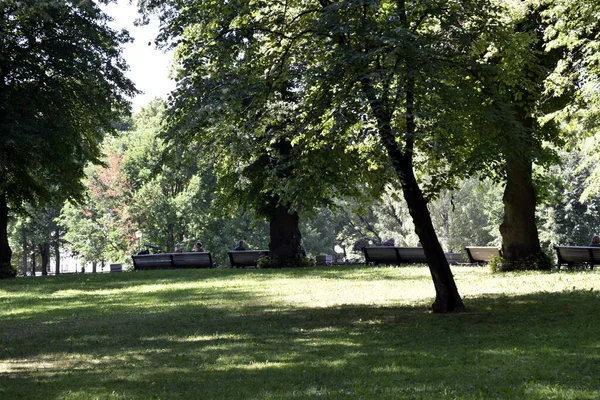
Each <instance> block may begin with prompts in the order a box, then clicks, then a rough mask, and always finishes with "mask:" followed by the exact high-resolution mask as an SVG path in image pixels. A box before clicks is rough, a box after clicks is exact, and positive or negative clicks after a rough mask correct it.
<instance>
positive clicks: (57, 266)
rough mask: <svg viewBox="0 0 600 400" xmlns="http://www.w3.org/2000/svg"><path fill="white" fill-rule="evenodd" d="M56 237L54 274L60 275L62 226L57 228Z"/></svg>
mask: <svg viewBox="0 0 600 400" xmlns="http://www.w3.org/2000/svg"><path fill="white" fill-rule="evenodd" d="M55 235H56V236H55V237H56V240H55V241H54V246H53V247H54V260H55V264H54V274H55V275H59V274H60V228H58V227H57V228H56V231H55Z"/></svg>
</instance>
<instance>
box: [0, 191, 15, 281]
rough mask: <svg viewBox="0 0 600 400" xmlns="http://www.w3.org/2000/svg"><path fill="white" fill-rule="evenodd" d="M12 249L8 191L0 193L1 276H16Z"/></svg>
mask: <svg viewBox="0 0 600 400" xmlns="http://www.w3.org/2000/svg"><path fill="white" fill-rule="evenodd" d="M11 259H12V251H11V249H10V245H9V244H8V203H7V201H6V192H2V193H1V194H0V278H9V277H12V276H14V273H13V270H12V267H11V264H10V263H11Z"/></svg>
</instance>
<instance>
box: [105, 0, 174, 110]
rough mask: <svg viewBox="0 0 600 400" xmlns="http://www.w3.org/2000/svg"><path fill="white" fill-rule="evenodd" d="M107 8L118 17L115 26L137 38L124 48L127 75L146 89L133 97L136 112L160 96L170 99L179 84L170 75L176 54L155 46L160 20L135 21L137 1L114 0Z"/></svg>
mask: <svg viewBox="0 0 600 400" xmlns="http://www.w3.org/2000/svg"><path fill="white" fill-rule="evenodd" d="M103 8H104V10H105V12H106V13H107V14H108V15H110V16H111V17H113V18H114V21H113V22H112V28H113V29H116V30H121V29H123V28H125V29H127V30H128V31H129V34H130V35H131V36H132V37H133V38H134V39H135V41H134V42H133V43H128V44H127V45H125V47H124V51H123V56H124V57H125V60H127V63H128V64H129V71H128V72H127V77H128V78H129V79H131V80H132V81H133V82H134V84H135V86H136V87H137V88H138V90H141V91H142V92H143V94H140V95H138V96H136V97H135V98H134V99H132V103H133V112H137V111H139V110H140V108H142V107H144V106H145V105H147V104H148V103H149V102H150V101H151V100H153V99H154V98H156V97H159V98H163V99H166V97H167V94H168V93H169V92H170V91H171V90H173V89H174V88H175V83H174V82H173V81H172V80H171V79H170V78H169V71H170V63H171V59H172V57H173V54H172V52H170V53H164V52H163V51H162V50H158V49H157V48H156V46H155V45H154V39H155V38H156V36H157V35H158V30H159V24H158V21H157V20H152V21H151V22H150V24H149V25H146V26H141V27H137V26H134V25H133V21H134V20H135V19H136V18H137V16H138V14H137V9H136V7H135V4H134V5H130V4H129V0H118V2H117V4H113V3H111V4H109V5H108V6H107V7H103ZM148 43H150V45H148Z"/></svg>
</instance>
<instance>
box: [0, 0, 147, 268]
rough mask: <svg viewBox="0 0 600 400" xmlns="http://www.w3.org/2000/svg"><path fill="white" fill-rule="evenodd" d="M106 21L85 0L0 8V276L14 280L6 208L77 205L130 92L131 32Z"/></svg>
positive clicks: (10, 1)
mask: <svg viewBox="0 0 600 400" xmlns="http://www.w3.org/2000/svg"><path fill="white" fill-rule="evenodd" d="M107 1H108V0H102V1H101V2H104V3H106V2H107ZM107 23H108V17H107V16H106V15H105V14H104V13H103V12H102V11H101V10H100V8H99V7H98V5H97V4H96V3H95V2H94V1H92V0H82V1H78V2H71V1H66V0H57V1H52V2H48V1H45V0H20V1H16V0H7V1H3V2H1V3H0V132H1V135H0V271H1V273H0V276H6V275H7V274H8V275H10V274H11V273H10V272H8V271H10V268H11V267H10V263H11V249H10V246H9V244H8V239H7V219H8V213H9V207H11V208H12V209H13V210H15V211H18V210H19V208H21V207H22V206H23V204H25V203H31V204H44V203H57V204H59V203H61V202H62V201H63V200H64V199H66V198H69V197H73V198H76V197H77V196H78V194H79V193H81V191H82V190H83V186H82V183H81V181H80V180H81V178H82V177H83V175H84V166H85V164H86V162H87V161H94V162H97V161H98V160H99V144H100V143H101V139H102V137H103V136H104V135H105V134H106V133H108V132H113V131H114V128H113V125H112V122H113V121H115V120H118V119H119V117H120V116H121V115H123V113H124V112H126V111H127V110H128V107H129V104H128V102H127V100H126V96H131V95H133V94H134V93H135V92H136V91H135V88H134V86H133V83H132V82H131V81H130V80H128V79H127V78H126V77H125V75H124V72H125V70H126V69H127V66H126V64H125V61H124V60H123V59H122V58H121V48H120V45H121V44H122V43H125V42H127V41H129V40H130V38H129V35H128V34H127V32H125V31H123V32H115V31H113V30H112V29H111V28H109V27H108V25H107Z"/></svg>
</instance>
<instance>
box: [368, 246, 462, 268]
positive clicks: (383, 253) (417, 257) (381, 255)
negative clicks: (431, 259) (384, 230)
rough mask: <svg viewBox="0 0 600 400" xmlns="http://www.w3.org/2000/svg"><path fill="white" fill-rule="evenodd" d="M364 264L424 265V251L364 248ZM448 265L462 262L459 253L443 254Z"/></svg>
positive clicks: (411, 248)
mask: <svg viewBox="0 0 600 400" xmlns="http://www.w3.org/2000/svg"><path fill="white" fill-rule="evenodd" d="M363 253H364V254H365V262H366V263H367V264H389V265H400V264H426V263H427V258H426V257H425V250H423V248H422V247H393V246H374V247H364V248H363ZM444 255H445V256H446V260H448V263H450V264H458V263H461V262H462V261H463V257H462V254H461V253H444Z"/></svg>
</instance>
